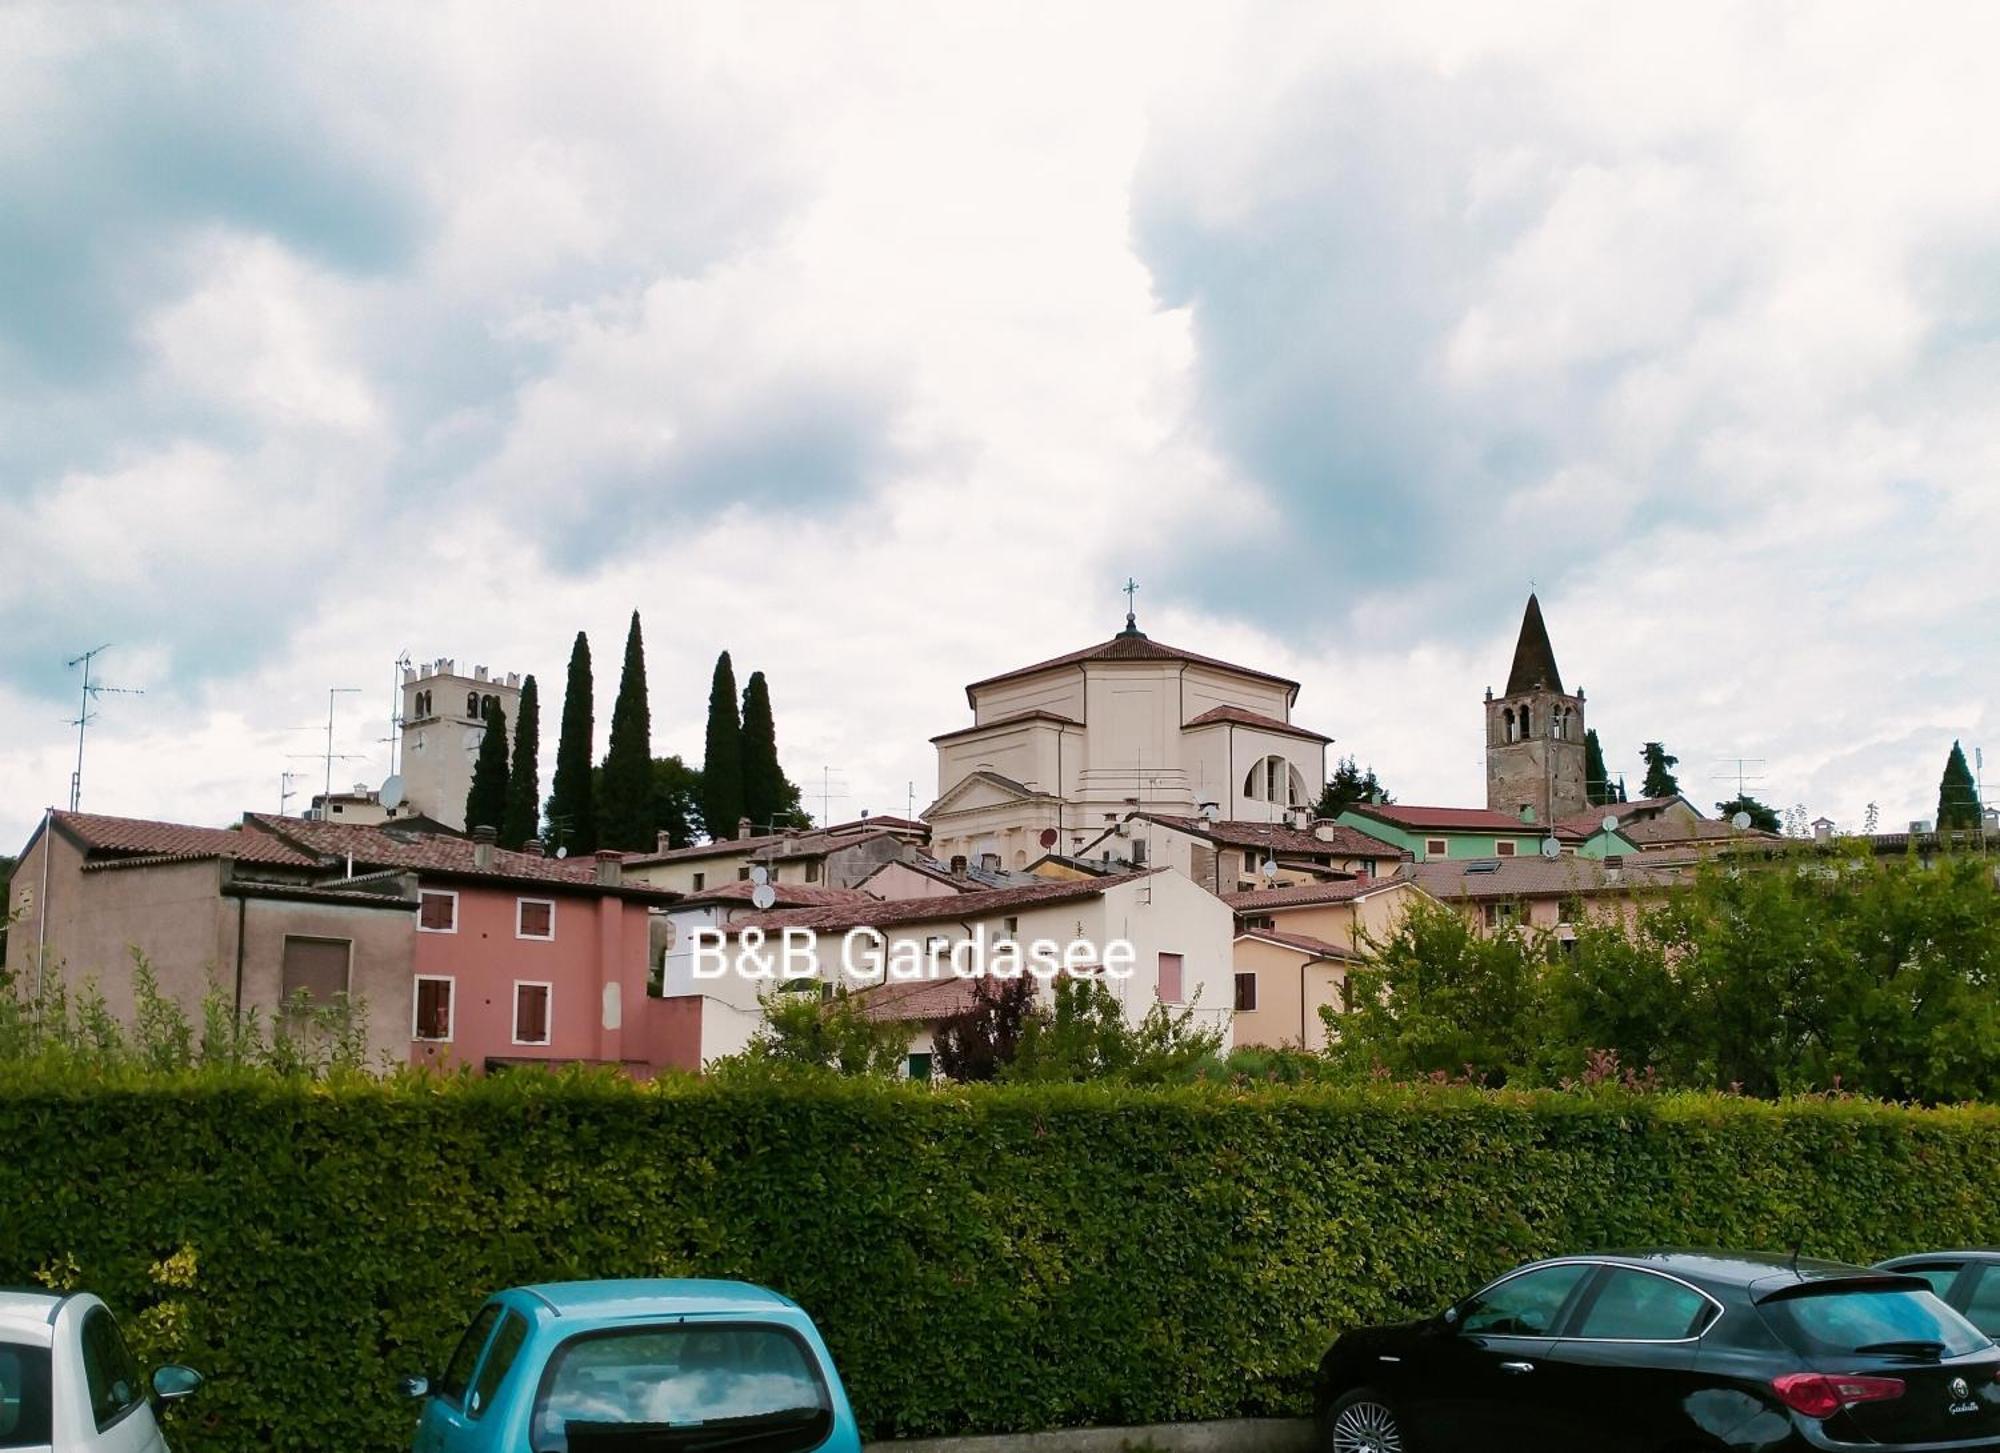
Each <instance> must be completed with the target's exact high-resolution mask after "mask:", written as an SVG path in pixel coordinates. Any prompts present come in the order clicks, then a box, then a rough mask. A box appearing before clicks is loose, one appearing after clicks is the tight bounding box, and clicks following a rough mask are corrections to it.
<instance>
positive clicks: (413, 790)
mask: <svg viewBox="0 0 2000 1453" xmlns="http://www.w3.org/2000/svg"><path fill="white" fill-rule="evenodd" d="M489 703H497V704H498V705H499V707H500V709H501V710H502V711H504V712H505V713H506V714H507V755H508V760H509V761H512V760H513V754H514V718H515V717H516V716H517V715H519V713H520V710H521V678H520V676H519V675H517V674H516V673H514V672H512V671H509V672H508V673H507V675H506V677H505V679H504V680H503V679H502V678H501V677H499V676H494V675H489V674H488V673H487V670H486V668H485V667H484V666H475V667H473V668H472V674H471V675H470V676H463V675H460V674H459V671H458V665H457V663H456V662H454V661H451V660H449V659H444V660H438V661H433V662H427V663H425V664H424V665H422V666H405V667H404V668H403V724H402V738H401V739H402V754H401V755H402V765H401V768H400V772H401V776H402V778H403V801H404V803H406V804H407V807H406V808H405V809H403V810H404V811H405V813H406V814H407V813H408V812H420V813H422V814H423V815H424V816H426V817H429V818H431V819H433V820H435V821H437V822H441V823H443V824H445V826H447V827H450V828H452V829H454V830H456V831H460V832H463V831H464V830H465V828H466V821H465V796H466V793H468V792H469V791H471V790H472V764H473V760H474V759H475V758H476V757H478V755H479V743H480V739H481V738H482V737H484V736H485V734H486V707H487V705H488V704H489ZM329 820H333V819H331V818H330V819H329ZM340 820H342V821H346V820H348V819H346V818H344V817H343V818H341V819H340ZM353 820H354V821H360V820H361V819H360V818H358V817H357V818H355V819H353ZM477 825H483V826H486V827H495V828H497V827H499V826H500V824H499V823H497V822H493V823H485V824H477Z"/></svg>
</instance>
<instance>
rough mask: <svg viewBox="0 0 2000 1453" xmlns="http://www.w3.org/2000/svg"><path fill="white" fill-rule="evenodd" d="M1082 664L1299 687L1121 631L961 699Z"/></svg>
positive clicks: (1294, 690)
mask: <svg viewBox="0 0 2000 1453" xmlns="http://www.w3.org/2000/svg"><path fill="white" fill-rule="evenodd" d="M1084 661H1186V662H1188V663H1190V664H1192V665H1196V666H1214V667H1217V668H1218V669H1220V670H1223V671H1233V672H1235V673H1236V674H1237V675H1239V676H1252V677H1255V678H1256V679H1257V680H1259V681H1270V682H1275V683H1276V684H1277V685H1279V686H1283V687H1285V688H1287V689H1288V691H1289V692H1290V694H1291V695H1292V696H1293V697H1296V696H1297V695H1298V694H1299V683H1298V682H1296V681H1293V680H1291V679H1290V678H1288V677H1284V676H1273V675H1272V674H1271V673H1270V672H1268V671H1253V670H1251V669H1250V668H1249V667H1248V666H1237V665H1234V664H1232V663H1231V662H1228V661H1218V660H1217V659H1216V658H1215V657H1213V656H1202V655H1198V654H1197V653H1195V652H1193V651H1183V650H1181V649H1180V648H1179V647H1178V646H1168V645H1163V644H1162V643H1160V642H1158V641H1154V640H1149V639H1148V638H1147V637H1145V636H1144V635H1141V634H1140V633H1138V632H1137V631H1134V632H1132V633H1130V634H1127V633H1125V632H1123V631H1121V632H1119V633H1118V634H1117V635H1115V636H1113V637H1112V638H1111V639H1110V640H1108V641H1099V642H1098V643H1097V644H1096V645H1094V646H1085V647H1084V648H1083V649H1082V650H1081V651H1071V652H1069V653H1067V654H1066V655H1062V656H1051V657H1049V659H1048V660H1046V661H1037V662H1036V663H1035V664H1034V665H1032V666H1023V667H1020V668H1019V669H1018V670H1014V671H1003V672H1001V673H1000V674H999V675H998V676H988V677H986V678H985V679H983V680H980V681H975V682H973V683H972V684H971V685H970V686H968V687H966V688H965V699H966V702H967V703H968V704H975V703H973V697H972V693H973V692H975V691H978V690H979V689H980V688H981V687H985V686H997V685H999V684H1000V683H1001V682H1003V681H1014V680H1018V679H1019V678H1020V677H1023V676H1032V675H1034V674H1035V673H1036V672H1037V671H1053V670H1054V669H1055V668H1056V667H1058V666H1074V665H1077V664H1079V663H1080V662H1084Z"/></svg>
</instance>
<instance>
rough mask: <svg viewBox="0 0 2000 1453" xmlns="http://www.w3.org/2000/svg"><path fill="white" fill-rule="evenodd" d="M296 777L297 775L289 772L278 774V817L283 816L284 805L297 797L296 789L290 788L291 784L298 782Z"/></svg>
mask: <svg viewBox="0 0 2000 1453" xmlns="http://www.w3.org/2000/svg"><path fill="white" fill-rule="evenodd" d="M298 776H299V774H298V773H296V772H291V771H285V772H280V773H279V774H278V816H280V817H283V816H284V815H285V804H286V803H287V802H290V801H291V800H292V799H293V798H294V797H297V796H298V795H299V793H298V789H297V788H296V787H294V786H292V783H294V782H296V781H297V780H298Z"/></svg>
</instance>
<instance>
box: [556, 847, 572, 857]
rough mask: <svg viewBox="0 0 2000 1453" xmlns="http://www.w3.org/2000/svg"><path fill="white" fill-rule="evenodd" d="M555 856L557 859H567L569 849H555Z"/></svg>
mask: <svg viewBox="0 0 2000 1453" xmlns="http://www.w3.org/2000/svg"><path fill="white" fill-rule="evenodd" d="M556 856H557V857H559V858H566V857H568V856H569V849H568V848H557V849H556Z"/></svg>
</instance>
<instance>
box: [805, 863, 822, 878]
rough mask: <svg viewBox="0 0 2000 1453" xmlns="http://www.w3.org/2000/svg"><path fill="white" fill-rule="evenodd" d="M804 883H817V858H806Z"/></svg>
mask: <svg viewBox="0 0 2000 1453" xmlns="http://www.w3.org/2000/svg"><path fill="white" fill-rule="evenodd" d="M806 881H807V882H808V883H817V882H818V881H819V859H818V858H807V859H806Z"/></svg>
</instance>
